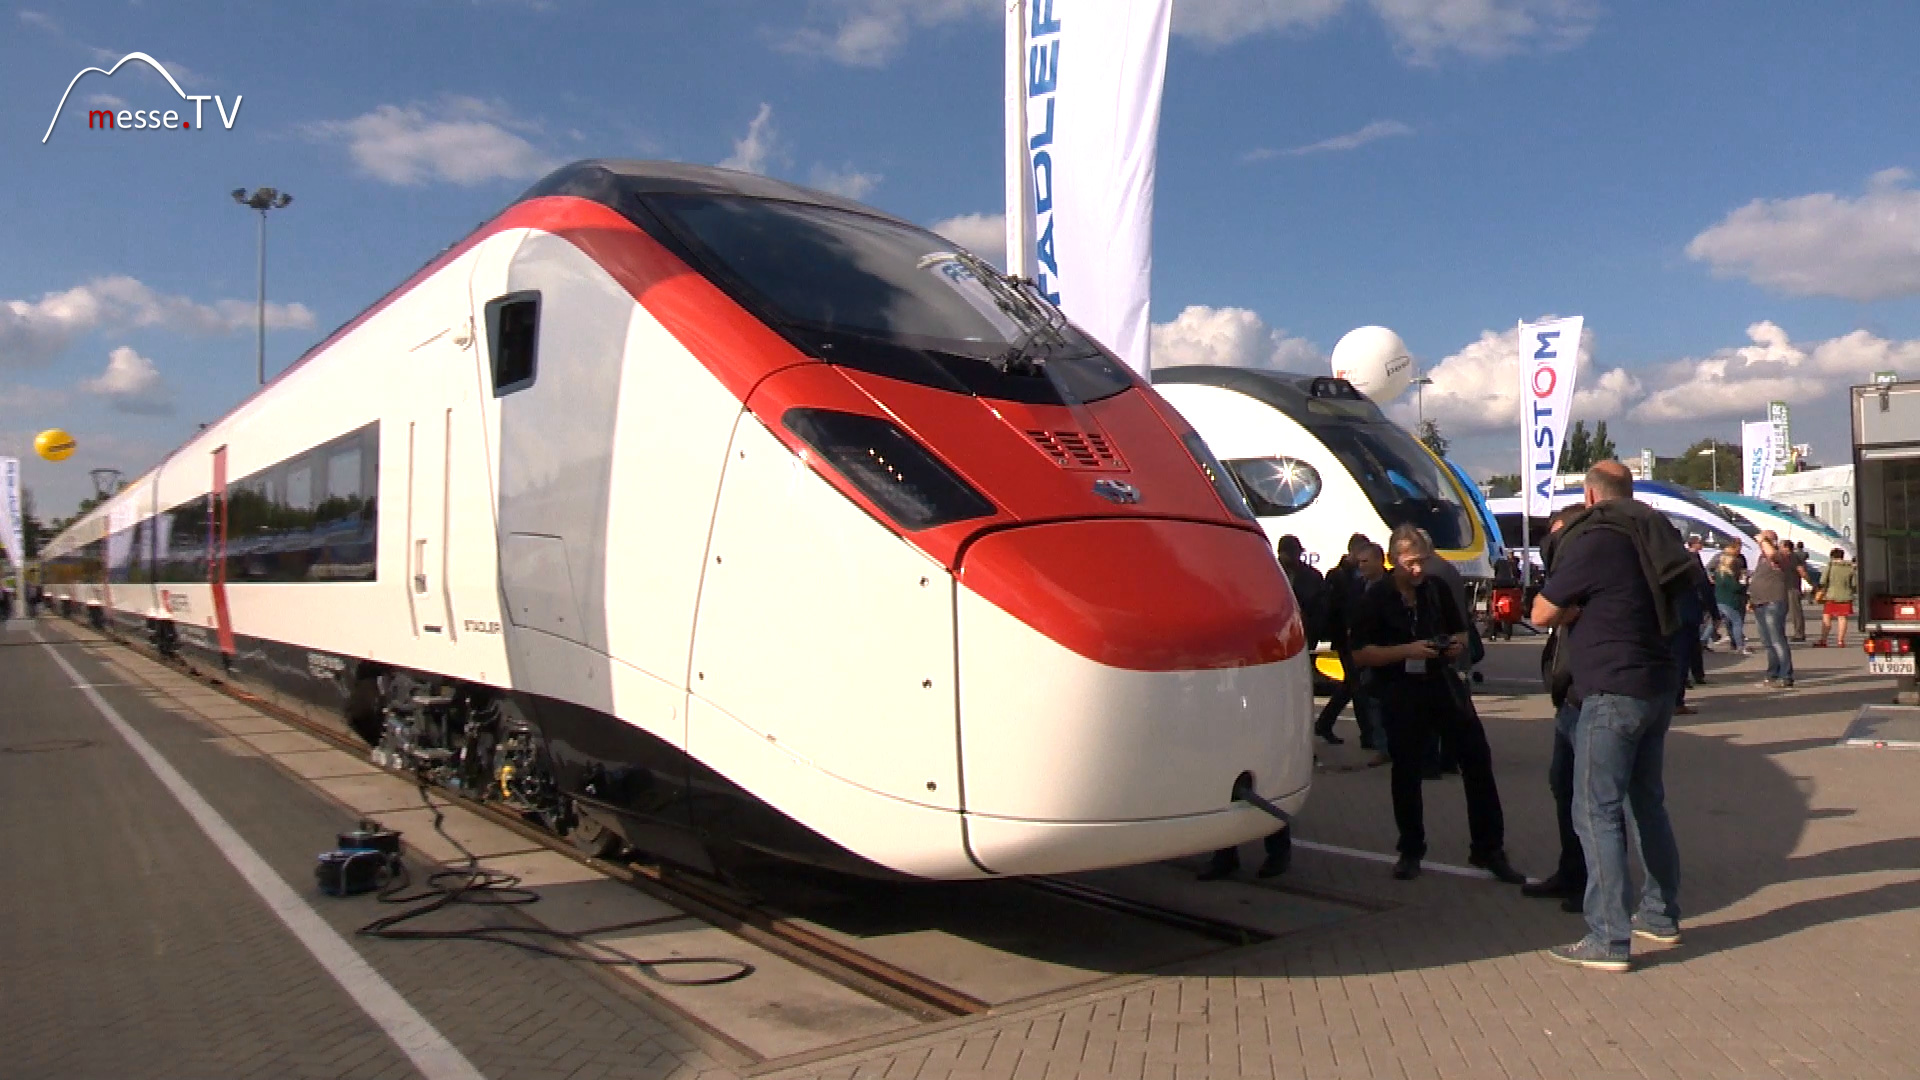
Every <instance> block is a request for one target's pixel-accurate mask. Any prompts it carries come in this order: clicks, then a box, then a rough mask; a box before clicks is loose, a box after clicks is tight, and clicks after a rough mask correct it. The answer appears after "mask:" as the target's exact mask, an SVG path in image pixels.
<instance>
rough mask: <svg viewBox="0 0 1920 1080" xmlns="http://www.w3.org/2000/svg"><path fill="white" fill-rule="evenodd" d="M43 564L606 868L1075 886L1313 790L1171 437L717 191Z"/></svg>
mask: <svg viewBox="0 0 1920 1080" xmlns="http://www.w3.org/2000/svg"><path fill="white" fill-rule="evenodd" d="M44 554H45V568H46V581H47V582H48V591H49V594H50V595H52V596H53V597H55V598H56V600H57V601H58V602H62V603H65V604H66V605H68V607H69V609H70V610H73V611H78V612H87V613H91V614H92V615H93V616H94V617H96V618H98V619H100V620H102V621H103V622H106V621H111V622H112V623H114V624H116V625H117V626H119V627H120V628H122V629H125V630H140V631H144V632H147V633H150V634H151V635H153V637H154V640H155V641H156V643H158V644H160V645H161V646H162V647H163V648H168V649H179V650H182V651H184V652H186V653H188V654H191V655H196V656H198V657H200V658H202V659H203V660H204V661H208V662H212V663H215V664H218V665H222V666H224V667H225V668H226V669H227V670H228V671H230V672H232V673H233V674H234V675H235V676H236V677H239V678H243V679H250V680H253V681H255V682H257V683H259V684H262V685H266V686H271V687H273V688H275V689H276V691H277V692H279V693H281V694H283V695H285V697H286V699H287V700H288V701H299V702H304V703H306V705H305V706H304V707H311V708H316V709H329V710H338V711H340V712H344V713H345V714H346V717H347V719H348V721H349V722H350V723H351V724H352V725H353V727H354V729H355V730H356V731H358V732H359V733H360V734H361V735H362V736H363V737H365V738H366V739H367V740H368V741H369V742H370V743H371V744H373V746H374V747H375V750H374V753H375V754H376V755H377V756H378V758H379V759H380V760H382V761H384V762H387V763H389V764H399V765H405V766H408V767H412V768H416V769H420V770H422V771H424V772H427V773H429V774H430V775H432V776H433V777H434V778H435V779H437V780H439V781H441V782H443V783H447V784H449V785H450V786H455V787H459V788H463V789H465V790H468V791H471V792H473V793H475V794H477V795H482V796H486V797H491V798H499V799H502V800H505V801H507V802H509V803H512V804H513V805H515V806H517V807H518V808H519V809H521V810H522V811H523V812H526V813H528V814H530V815H534V816H538V817H540V818H542V819H543V820H545V821H546V822H547V823H548V824H550V825H551V826H552V827H554V828H555V829H557V830H560V831H563V832H571V833H573V834H574V835H575V836H576V837H577V838H578V839H580V840H581V842H582V843H583V844H584V845H587V846H604V845H607V844H611V843H615V842H619V841H621V840H622V839H624V840H628V841H632V842H634V843H636V844H639V845H640V846H643V847H648V848H651V849H653V850H656V851H659V852H661V853H663V854H667V855H669V856H673V857H682V853H683V852H685V853H686V854H685V855H684V857H686V858H689V859H694V858H697V857H698V853H699V851H700V845H704V844H710V843H713V842H729V843H736V844H743V845H747V846H749V847H753V848H758V849H761V850H765V851H770V852H773V853H776V854H780V855H783V856H787V857H792V858H798V859H806V860H810V861H815V862H819V863H822V864H827V865H834V866H839V867H844V868H848V869H855V870H863V871H867V872H873V871H875V870H878V869H884V870H887V871H891V872H898V873H904V874H910V875H917V876H923V877H930V878H948V879H956V878H976V877H987V876H993V875H1001V874H1025V873H1052V872H1064V871H1072V870H1079V869H1087V868H1093V867H1100V866H1111V865H1119V864H1126V863H1136V862H1142V861H1148V860H1152V859H1159V858H1164V857H1169V856H1174V855H1180V854H1186V853H1190V852H1195V851H1202V850H1207V849H1211V848H1216V847H1219V846H1223V845H1226V844H1233V843H1238V842H1241V841H1245V840H1248V839H1252V838H1254V837H1257V836H1260V835H1262V834H1264V833H1266V832H1269V831H1271V830H1272V829H1273V827H1274V822H1273V821H1272V820H1271V819H1270V818H1269V817H1267V816H1266V815H1265V814H1264V813H1263V812H1262V811H1260V810H1259V809H1256V808H1255V807H1253V806H1250V805H1248V803H1247V802H1246V801H1245V800H1243V799H1241V798H1240V795H1241V793H1242V792H1244V791H1248V790H1251V791H1253V792H1257V793H1258V794H1260V795H1262V796H1265V797H1266V798H1267V799H1268V800H1271V801H1273V802H1275V803H1277V804H1279V805H1280V806H1282V807H1285V808H1286V809H1288V810H1294V809H1297V808H1298V807H1299V806H1300V804H1301V803H1302V802H1303V801H1304V799H1305V797H1306V793H1307V788H1308V782H1309V780H1310V777H1311V773H1312V752H1311V747H1310V744H1309V730H1310V723H1311V699H1310V691H1309V673H1308V669H1307V666H1306V665H1307V658H1306V657H1305V656H1304V655H1303V653H1302V646H1303V644H1304V641H1303V637H1302V632H1301V627H1300V623H1299V619H1298V617H1297V613H1296V611H1295V608H1294V604H1293V598H1292V596H1291V594H1290V593H1289V591H1288V589H1287V586H1286V582H1285V579H1284V577H1283V576H1282V575H1281V573H1280V572H1279V570H1278V568H1277V566H1276V564H1275V561H1274V559H1273V556H1272V554H1271V552H1270V551H1269V550H1268V548H1267V546H1266V543H1265V540H1264V538H1263V537H1262V535H1261V533H1260V530H1259V528H1258V526H1257V525H1256V524H1255V523H1254V521H1253V518H1252V515H1251V513H1250V512H1249V511H1248V509H1247V507H1246V505H1245V503H1244V502H1243V501H1242V499H1241V496H1240V494H1239V492H1238V491H1237V490H1236V489H1235V488H1234V486H1233V483H1232V481H1231V479H1230V478H1229V477H1227V476H1226V474H1225V472H1224V470H1223V469H1221V467H1220V466H1219V464H1218V463H1217V462H1215V461H1214V460H1213V459H1212V457H1211V455H1210V454H1208V452H1207V451H1206V448H1205V446H1204V444H1202V443H1201V441H1200V440H1199V438H1198V437H1197V436H1196V435H1195V434H1194V432H1193V431H1192V429H1191V428H1190V427H1189V426H1188V425H1187V424H1186V423H1185V421H1183V420H1182V419H1181V418H1180V416H1179V415H1178V413H1176V412H1175V411H1174V410H1173V409H1172V408H1170V407H1169V406H1168V405H1167V404H1166V402H1165V401H1163V400H1162V399H1161V398H1160V397H1159V396H1157V395H1156V394H1155V393H1154V391H1153V390H1151V389H1150V388H1148V387H1147V386H1146V385H1145V384H1144V383H1143V382H1141V381H1140V380H1139V379H1138V378H1136V377H1135V376H1133V375H1132V374H1131V373H1129V372H1128V371H1127V370H1126V369H1125V368H1124V367H1123V366H1122V365H1120V364H1119V363H1118V362H1117V361H1116V360H1114V359H1113V357H1112V356H1111V355H1109V354H1108V353H1106V352H1105V351H1104V350H1103V349H1101V348H1100V347H1099V346H1098V345H1097V344H1095V343H1094V342H1092V341H1091V340H1090V339H1088V338H1086V337H1085V336H1083V335H1082V334H1081V333H1080V332H1079V331H1078V330H1076V329H1075V328H1074V327H1072V326H1071V325H1070V324H1068V323H1066V322H1065V320H1064V319H1061V318H1060V317H1059V315H1058V313H1057V312H1056V311H1054V310H1053V309H1052V308H1051V307H1050V306H1049V305H1047V304H1046V303H1045V302H1044V301H1043V300H1042V299H1040V298H1039V297H1038V296H1037V295H1036V294H1035V293H1034V292H1033V290H1032V289H1031V288H1030V287H1028V286H1024V285H1022V284H1020V283H1017V282H1012V281H1010V280H1008V279H1006V278H1003V277H1002V276H1001V275H999V274H998V273H997V272H995V271H993V270H992V269H991V268H989V267H987V266H985V265H984V264H983V263H981V262H979V261H978V260H977V259H975V258H973V257H972V256H970V255H968V254H967V253H965V252H964V251H960V250H959V249H957V248H955V247H954V246H953V245H951V244H949V243H948V242H946V241H943V240H941V239H939V238H938V237H935V236H933V235H932V234H930V233H927V232H925V231H924V230H921V229H918V228H916V227H914V226H911V225H908V224H906V223H904V222H900V221H896V220H894V219H892V218H888V217H885V216H884V215H881V214H878V213H877V212H875V211H872V210H870V209H867V208H865V207H862V206H859V205H857V204H854V203H851V202H847V201H845V200H842V199H838V198H835V197H832V196H827V195H821V194H818V193H814V192H810V191H806V190H803V189H799V188H795V187H791V186H789V185H785V184H781V183H778V182H775V181H771V180H767V179H764V178H760V177H753V176H747V175H743V174H738V173H731V172H726V171H722V170H716V169H705V168H697V167H691V166H681V165H668V164H659V163H635V162H585V163H581V164H578V165H574V166H569V167H567V168H565V169H562V170H560V171H559V172H557V173H555V174H554V175H552V176H551V177H549V178H547V179H546V180H544V181H542V182H541V183H540V184H538V185H536V186H535V187H534V189H533V190H531V191H529V192H528V193H527V194H526V195H525V196H523V197H522V198H521V199H520V200H518V201H516V202H515V203H514V204H513V205H512V206H510V207H509V208H508V209H507V210H506V211H504V212H503V213H502V214H501V215H500V216H499V217H497V218H496V219H494V220H493V221H492V222H490V223H488V224H487V225H485V226H483V227H481V228H480V229H479V230H477V231H476V232H475V233H474V234H473V235H472V236H470V237H468V238H467V239H466V240H465V241H463V242H462V243H461V244H459V245H456V246H455V247H453V248H451V249H449V250H448V251H447V252H446V253H445V254H443V255H442V256H440V257H439V258H438V259H436V260H435V261H434V262H433V263H431V264H429V265H428V266H427V267H426V268H424V269H422V270H421V271H420V272H419V273H418V274H416V275H415V276H414V277H413V278H412V279H411V280H410V281H408V282H407V283H406V284H404V285H403V286H401V287H400V288H399V289H397V290H395V291H394V292H393V293H391V294H389V295H388V296H387V297H386V298H385V299H383V300H382V301H381V302H379V303H378V304H376V305H375V306H374V307H372V308H371V309H369V310H368V311H367V312H365V313H363V314H362V315H361V316H360V317H358V318H357V319H355V320H354V321H353V322H351V323H349V324H348V325H347V326H345V327H343V328H342V329H341V330H339V331H337V332H336V333H334V334H333V335H332V336H331V337H329V338H328V339H327V340H326V341H325V342H323V343H321V344H320V345H319V346H317V347H316V348H315V349H314V350H312V351H311V352H309V353H308V354H307V356H305V357H303V358H302V360H301V361H300V362H299V363H298V364H296V365H295V366H294V367H293V368H291V369H289V370H288V371H287V372H286V373H285V374H283V375H282V376H280V377H279V378H278V379H277V380H275V381H274V382H273V383H272V384H271V385H270V386H269V387H267V388H266V389H264V390H263V391H261V392H260V393H259V394H257V395H256V396H254V397H253V398H251V399H250V400H248V401H247V402H245V403H244V404H242V405H241V406H240V407H239V408H237V409H236V410H234V411H233V412H232V413H231V414H229V415H228V416H226V417H224V418H223V419H221V420H220V421H219V422H217V423H215V424H213V425H211V426H209V427H208V428H206V429H205V430H204V431H203V432H201V433H200V434H199V435H198V436H197V437H196V438H195V439H194V440H193V441H192V442H190V443H188V444H187V445H186V446H184V447H182V448H181V449H180V450H178V451H176V452H175V453H174V454H172V455H171V456H169V457H168V458H167V459H166V460H165V461H164V462H163V463H162V464H161V465H160V466H159V467H157V468H156V469H154V470H153V471H151V472H149V473H148V474H146V475H145V476H142V477H141V478H139V479H138V480H136V481H134V482H133V483H132V484H130V485H128V486H127V487H126V488H125V489H124V490H123V491H122V492H120V493H119V494H118V495H117V496H115V497H114V498H112V499H110V500H109V501H108V502H106V503H105V504H103V505H102V506H100V507H99V508H97V509H95V510H94V511H92V512H91V513H89V514H88V515H86V516H85V517H83V518H82V519H80V520H79V521H77V522H76V523H74V525H73V526H72V527H71V528H69V529H68V530H67V531H66V532H65V533H63V534H62V535H61V536H60V537H58V538H57V539H56V540H54V541H53V542H52V543H51V544H49V546H48V548H47V550H46V552H45V553H44ZM608 830H616V831H617V835H614V834H613V833H610V832H609V831H608ZM688 838H693V839H694V840H695V841H697V842H698V843H697V844H696V845H694V846H692V847H691V848H689V847H687V846H686V841H687V839H688ZM676 845H678V846H676Z"/></svg>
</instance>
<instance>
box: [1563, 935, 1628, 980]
mask: <svg viewBox="0 0 1920 1080" xmlns="http://www.w3.org/2000/svg"><path fill="white" fill-rule="evenodd" d="M1547 955H1548V956H1550V957H1552V958H1553V959H1555V960H1558V961H1560V962H1561V963H1563V964H1572V965H1573V966H1575V967H1583V968H1589V969H1591V970H1593V971H1612V972H1616V973H1617V972H1622V971H1625V970H1627V969H1628V968H1630V967H1632V966H1633V960H1632V958H1631V957H1630V956H1629V955H1628V953H1627V950H1625V949H1612V948H1608V947H1607V946H1605V945H1602V944H1600V943H1599V942H1597V941H1594V940H1593V939H1592V938H1582V939H1580V940H1579V941H1576V942H1574V943H1573V944H1571V945H1555V946H1554V947H1553V948H1551V949H1548V950H1547Z"/></svg>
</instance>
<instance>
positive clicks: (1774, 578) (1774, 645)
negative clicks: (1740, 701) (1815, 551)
mask: <svg viewBox="0 0 1920 1080" xmlns="http://www.w3.org/2000/svg"><path fill="white" fill-rule="evenodd" d="M1756 539H1757V540H1758V541H1759V543H1760V561H1759V563H1758V564H1757V565H1755V566H1754V568H1753V573H1752V574H1750V575H1749V576H1748V578H1747V596H1748V599H1749V600H1750V601H1752V603H1753V618H1754V622H1755V623H1756V624H1757V625H1758V626H1759V629H1760V645H1761V647H1762V648H1764V649H1766V650H1767V677H1766V678H1765V679H1763V680H1761V683H1760V685H1762V686H1767V687H1772V688H1774V689H1790V688H1791V687H1792V686H1793V646H1792V645H1790V644H1788V642H1787V596H1788V594H1789V593H1790V592H1798V591H1799V588H1800V579H1799V577H1798V576H1797V575H1796V574H1795V572H1794V568H1793V556H1792V555H1791V554H1790V553H1789V552H1788V551H1787V548H1786V546H1785V545H1784V544H1782V543H1781V542H1780V535H1779V534H1778V533H1776V532H1774V531H1773V530H1772V529H1767V530H1765V531H1764V532H1762V533H1761V534H1760V535H1759V536H1758V537H1757V538H1756Z"/></svg>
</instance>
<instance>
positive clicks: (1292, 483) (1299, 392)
mask: <svg viewBox="0 0 1920 1080" xmlns="http://www.w3.org/2000/svg"><path fill="white" fill-rule="evenodd" d="M1153 385H1154V389H1156V390H1158V391H1159V392H1160V394H1161V395H1162V396H1163V397H1165V398H1166V399H1167V400H1168V401H1170V402H1172V403H1173V405H1174V407H1175V408H1177V409H1179V410H1180V415H1182V416H1184V417H1186V418H1187V421H1188V422H1189V423H1191V424H1192V425H1193V426H1194V429H1195V430H1197V431H1198V432H1200V434H1201V436H1202V437H1203V438H1205V439H1206V440H1207V446H1208V447H1209V448H1211V449H1212V450H1213V452H1214V455H1215V456H1217V457H1218V458H1220V459H1221V461H1222V462H1223V463H1224V464H1225V465H1226V467H1227V470H1228V471H1229V472H1231V473H1232V474H1233V476H1234V479H1235V480H1237V481H1238V482H1239V484H1240V488H1241V490H1242V491H1243V492H1244V493H1245V494H1246V496H1247V500H1248V502H1249V503H1250V504H1252V506H1253V510H1254V513H1255V514H1256V515H1258V516H1259V519H1260V525H1261V527H1262V528H1264V529H1265V530H1266V531H1267V533H1268V536H1269V538H1271V539H1275V540H1277V539H1279V538H1280V537H1281V536H1283V535H1285V534H1287V533H1292V534H1293V535H1295V536H1297V537H1299V538H1300V543H1301V546H1302V547H1304V548H1305V549H1306V552H1307V557H1308V560H1309V561H1310V562H1313V563H1315V564H1316V565H1318V566H1319V567H1320V568H1321V569H1322V570H1327V569H1331V568H1332V566H1333V564H1334V563H1335V562H1338V561H1339V559H1340V557H1341V556H1342V555H1344V554H1346V550H1347V539H1348V537H1350V536H1352V535H1353V534H1354V533H1364V534H1365V535H1366V536H1367V537H1368V538H1369V539H1371V540H1373V541H1375V542H1377V543H1379V544H1380V545H1381V546H1382V547H1384V546H1386V542H1387V535H1388V533H1390V532H1392V530H1393V529H1394V527H1395V526H1398V525H1403V524H1405V525H1418V526H1420V527H1421V528H1423V529H1425V530H1427V532H1428V533H1429V534H1430V535H1431V536H1432V537H1433V542H1434V546H1435V547H1436V548H1437V549H1438V550H1439V552H1440V554H1441V555H1442V556H1443V557H1444V558H1446V559H1447V560H1448V561H1449V562H1451V563H1453V564H1454V566H1455V567H1457V568H1458V569H1459V570H1460V572H1461V575H1462V576H1463V577H1465V578H1467V579H1468V580H1469V581H1473V582H1479V581H1485V580H1489V579H1491V577H1492V574H1493V566H1492V563H1491V561H1490V559H1489V556H1488V550H1487V544H1488V536H1487V530H1486V528H1485V527H1484V526H1483V524H1482V519H1481V515H1480V514H1479V512H1478V509H1477V504H1476V502H1475V500H1474V496H1473V493H1472V492H1470V491H1468V490H1466V489H1465V488H1464V487H1463V486H1462V485H1461V483H1460V480H1459V478H1458V476H1457V475H1456V474H1455V472H1454V470H1453V469H1452V468H1451V467H1449V466H1448V465H1447V464H1446V463H1445V462H1444V461H1442V460H1441V459H1440V458H1438V457H1436V456H1434V454H1433V452H1432V451H1430V450H1428V449H1427V447H1426V446H1425V445H1423V444H1422V443H1421V442H1420V440H1418V439H1416V438H1414V437H1413V435H1412V434H1411V433H1409V432H1408V431H1407V430H1406V429H1405V428H1402V427H1400V426H1399V425H1398V424H1395V423H1393V422H1392V421H1391V420H1388V419H1387V417H1386V415H1385V414H1384V413H1382V412H1381V411H1380V408H1379V407H1378V406H1377V405H1375V404H1374V403H1373V402H1372V401H1371V400H1369V399H1368V398H1367V396H1366V395H1364V394H1362V393H1361V392H1360V391H1359V390H1357V389H1355V388H1354V386H1353V384H1352V383H1350V382H1348V381H1347V380H1345V379H1341V378H1337V377H1334V376H1329V375H1319V376H1316V375H1295V374H1289V373H1286V372H1269V371H1254V370H1250V369H1246V368H1230V367H1219V366H1214V365H1198V364H1196V365H1190V366H1183V367H1173V368H1161V369H1158V370H1156V371H1155V372H1154V373H1153Z"/></svg>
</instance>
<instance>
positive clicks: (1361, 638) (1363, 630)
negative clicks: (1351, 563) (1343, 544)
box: [1347, 574, 1467, 684]
mask: <svg viewBox="0 0 1920 1080" xmlns="http://www.w3.org/2000/svg"><path fill="white" fill-rule="evenodd" d="M1413 598H1414V602H1413V605H1412V606H1408V604H1407V602H1406V600H1405V599H1404V598H1403V597H1401V595H1400V587H1399V586H1398V585H1395V584H1394V582H1393V575H1392V574H1386V575H1384V576H1382V577H1381V578H1380V580H1378V581H1376V582H1374V583H1373V584H1371V585H1368V586H1367V589H1366V592H1364V593H1362V594H1361V596H1360V601H1359V603H1358V604H1356V605H1355V606H1354V611H1353V615H1352V621H1351V622H1350V623H1349V630H1348V635H1347V641H1348V644H1349V645H1350V646H1351V647H1352V648H1353V650H1354V651H1355V652H1359V651H1360V650H1361V649H1364V648H1366V647H1367V646H1369V645H1384V646H1392V645H1405V644H1407V643H1409V642H1413V641H1426V640H1428V639H1430V638H1435V637H1439V636H1440V635H1442V634H1446V635H1450V636H1452V637H1455V638H1461V637H1462V635H1464V634H1465V633H1466V632H1467V624H1466V620H1465V619H1464V618H1462V617H1461V615H1460V608H1459V606H1458V605H1456V604H1455V603H1454V602H1453V595H1452V593H1451V592H1449V591H1448V589H1447V587H1446V585H1444V584H1442V583H1441V582H1440V580H1439V579H1437V578H1434V577H1431V576H1428V577H1425V578H1422V579H1421V581H1420V584H1418V585H1416V586H1414V590H1413ZM1462 643H1463V644H1464V639H1462ZM1446 663H1447V661H1445V660H1441V659H1433V660H1428V661H1426V663H1425V665H1424V668H1425V670H1424V671H1420V672H1414V671H1409V670H1408V669H1407V666H1406V665H1405V664H1403V663H1394V664H1386V665H1384V666H1381V667H1375V668H1368V669H1367V670H1368V672H1369V673H1370V674H1371V676H1372V678H1373V679H1374V680H1376V681H1377V682H1379V683H1385V684H1392V683H1395V682H1400V681H1404V680H1411V679H1419V678H1429V677H1432V676H1435V675H1438V674H1439V673H1440V670H1441V669H1442V668H1443V667H1444V666H1445V665H1446Z"/></svg>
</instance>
